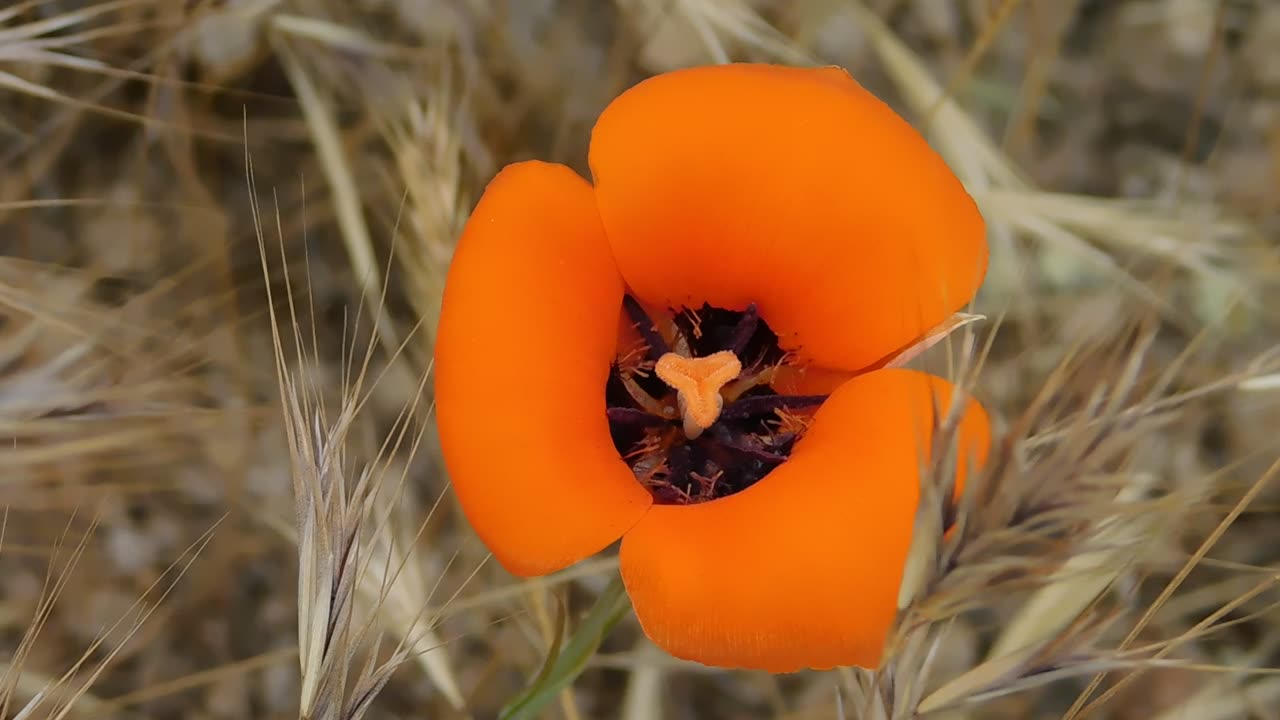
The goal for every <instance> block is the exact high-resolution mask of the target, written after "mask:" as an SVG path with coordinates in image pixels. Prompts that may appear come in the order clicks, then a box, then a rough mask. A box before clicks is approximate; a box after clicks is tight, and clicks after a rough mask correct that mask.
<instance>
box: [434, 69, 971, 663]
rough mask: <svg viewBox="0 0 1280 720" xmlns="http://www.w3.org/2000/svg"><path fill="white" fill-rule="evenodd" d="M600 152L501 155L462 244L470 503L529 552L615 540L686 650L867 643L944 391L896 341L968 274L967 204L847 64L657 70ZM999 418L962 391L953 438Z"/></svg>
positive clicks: (440, 349)
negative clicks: (901, 364) (905, 362)
mask: <svg viewBox="0 0 1280 720" xmlns="http://www.w3.org/2000/svg"><path fill="white" fill-rule="evenodd" d="M589 159H590V165H591V170H592V176H593V180H594V183H593V184H589V183H587V182H586V181H584V180H582V179H581V178H580V177H579V176H577V175H576V174H575V173H574V172H573V171H571V170H570V169H568V168H566V167H564V166H560V165H552V164H545V163H539V162H524V163H517V164H515V165H511V166H509V167H507V168H506V169H504V170H503V171H502V172H501V173H499V175H498V176H497V177H496V178H494V180H493V181H492V183H491V184H490V185H489V187H488V188H487V190H486V191H485V194H484V196H483V197H482V198H481V200H480V202H479V204H478V205H477V207H476V209H475V211H474V214H473V215H472V217H471V219H470V221H469V222H468V224H467V227H466V229H465V231H464V232H463V235H462V237H461V239H460V241H459V243H458V249H457V253H456V256H455V258H454V261H453V265H452V267H451V268H450V271H449V277H448V281H447V285H446V289H445V296H444V305H443V311H442V315H441V319H440V328H439V335H438V338H437V348H436V403H437V411H438V422H439V429H440V438H441V443H442V448H443V452H444V458H445V461H446V464H447V466H448V469H449V472H450V475H451V477H452V479H453V484H454V489H455V491H456V492H457V496H458V500H459V502H460V504H461V506H462V509H463V511H464V513H465V514H466V516H467V518H468V519H469V521H470V522H471V524H472V526H473V527H474V528H475V530H476V532H477V533H478V534H479V536H480V538H481V539H482V540H483V541H484V542H485V543H486V544H487V545H488V547H489V548H490V549H491V550H492V551H493V554H494V556H495V557H496V558H497V560H498V561H499V562H500V563H501V564H502V565H503V566H504V567H506V568H507V569H508V570H510V571H511V572H513V573H515V574H517V575H521V576H534V575H541V574H545V573H549V572H553V571H555V570H559V569H561V568H564V567H566V566H568V565H571V564H573V563H575V562H577V561H578V560H581V559H583V558H585V557H587V556H589V555H591V554H593V553H596V552H598V551H600V550H602V549H604V548H605V547H607V546H608V545H609V544H611V543H613V542H614V541H616V540H618V539H619V538H622V546H621V569H622V577H623V581H624V582H625V584H626V587H627V591H628V593H629V594H630V596H631V599H632V603H633V605H634V607H635V611H636V615H637V617H638V618H639V620H640V623H641V625H642V627H643V628H644V630H645V631H646V633H647V634H648V635H649V636H650V637H651V638H652V639H653V640H654V642H656V643H657V644H658V645H660V646H662V647H663V648H665V649H667V650H668V651H669V652H670V653H672V654H673V655H676V656H678V657H682V658H686V659H690V660H695V661H699V662H702V663H705V664H708V665H717V666H726V667H743V668H758V669H763V670H769V671H774V672H786V671H793V670H798V669H802V668H806V667H813V668H826V667H832V666H836V665H861V666H868V667H874V666H875V665H877V664H878V663H879V660H880V656H881V652H882V647H883V645H884V642H885V639H886V635H887V633H888V630H889V628H890V626H891V624H892V622H893V619H894V615H895V613H896V600H897V593H898V586H899V584H900V582H901V579H902V572H903V566H904V563H905V559H906V554H907V550H908V545H909V543H910V540H911V532H912V527H913V521H914V514H915V509H916V504H917V502H918V496H919V482H920V476H921V466H922V458H924V456H925V455H926V454H927V451H928V447H929V444H930V434H931V431H932V430H933V428H934V425H935V424H936V422H937V420H938V417H937V415H938V413H939V412H945V411H946V409H947V407H948V403H949V401H950V398H951V396H952V394H953V388H952V387H951V386H950V385H949V384H948V383H947V382H946V381H944V380H942V379H940V378H935V377H931V376H928V375H925V374H923V373H919V372H915V371H909V370H904V369H892V368H885V366H886V365H890V364H892V363H891V362H890V360H891V359H892V358H893V357H895V356H896V355H898V354H899V353H901V352H903V351H904V350H906V349H909V348H911V347H913V346H915V345H917V344H918V343H920V342H922V339H924V338H928V337H930V331H931V330H934V329H936V328H940V327H942V328H945V327H947V326H948V320H949V319H950V318H952V317H953V315H954V314H955V313H956V312H957V311H958V310H959V309H960V308H962V307H963V306H964V305H965V304H966V303H968V302H969V300H971V299H972V297H973V295H974V293H975V292H976V291H977V288H978V286H979V284H980V283H981V280H982V277H983V275H984V273H985V271H986V263H987V248H986V241H985V229H984V225H983V221H982V218H981V216H980V215H979V213H978V210H977V208H976V207H975V205H974V203H973V201H972V200H971V198H970V197H969V196H968V195H967V194H966V193H965V191H964V189H963V188H962V186H961V184H960V183H959V181H958V180H957V179H956V178H955V177H954V176H953V175H952V173H951V172H950V171H949V170H948V168H947V166H946V165H945V164H944V163H943V161H942V160H941V158H939V157H938V156H937V155H936V154H935V153H934V152H933V151H932V150H931V149H930V148H929V147H928V145H927V144H926V143H925V141H924V140H923V139H922V138H921V137H920V136H919V135H918V134H917V133H916V132H915V131H914V130H913V129H912V128H911V127H910V126H909V125H908V124H907V123H905V122H904V121H903V120H901V119H900V118H899V117H898V116H896V115H895V114H894V113H893V112H892V111H891V110H890V109H889V108H888V107H887V106H885V105H884V104H882V103H881V102H880V101H879V100H877V99H876V98H875V97H874V96H872V95H871V94H869V93H868V92H867V91H866V90H864V89H863V88H862V87H861V86H860V85H858V84H857V83H856V82H855V81H854V80H853V79H852V78H850V77H849V75H848V74H847V73H846V72H844V71H843V70H840V69H836V68H823V69H798V68H785V67H776V66H767V65H726V66H717V67H705V68H695V69H690V70H681V71H677V72H672V73H668V74H665V75H660V76H657V77H654V78H651V79H649V80H647V81H645V82H642V83H640V84H639V85H636V86H635V87H633V88H631V89H630V90H628V91H626V92H625V93H623V94H622V95H621V96H619V97H618V98H617V99H615V100H614V101H613V103H612V104H610V105H609V107H608V108H607V109H606V110H605V111H604V113H603V114H602V115H601V117H600V118H599V121H598V122H597V124H596V127H595V130H594V132H593V134H592V137H591V148H590V158H589ZM988 433H989V429H988V425H987V420H986V416H985V415H984V413H983V411H982V409H981V407H980V406H978V405H977V404H976V403H973V402H972V401H970V402H969V403H968V404H967V405H966V410H965V414H964V416H963V419H962V422H961V426H960V438H961V443H962V446H963V447H964V448H965V452H966V453H967V456H966V458H963V459H965V460H967V461H968V462H969V463H970V464H981V463H982V462H983V461H984V460H985V457H986V452H987V445H988V442H989V435H988ZM962 480H963V478H957V483H960V482H962Z"/></svg>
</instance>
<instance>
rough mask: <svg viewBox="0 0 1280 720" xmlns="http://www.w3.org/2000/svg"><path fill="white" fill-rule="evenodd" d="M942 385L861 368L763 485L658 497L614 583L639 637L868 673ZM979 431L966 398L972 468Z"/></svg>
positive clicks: (699, 652)
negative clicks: (669, 500)
mask: <svg viewBox="0 0 1280 720" xmlns="http://www.w3.org/2000/svg"><path fill="white" fill-rule="evenodd" d="M952 393H953V387H952V386H951V385H950V384H949V383H947V382H946V381H945V380H942V379H941V378H937V377H933V376H930V375H926V374H924V373H920V372H916V371H913V370H879V371H875V372H871V373H867V374H865V375H860V376H858V377H856V378H854V379H852V380H850V381H849V382H847V383H845V384H844V385H842V386H841V387H840V388H839V389H838V390H836V392H835V393H834V394H833V395H832V396H831V397H830V398H829V399H828V400H827V401H826V403H824V404H823V406H822V407H821V408H820V409H819V410H818V412H817V414H816V415H815V417H814V422H813V425H812V427H811V428H810V429H809V431H808V432H807V433H806V435H805V436H804V438H802V439H801V440H800V442H799V443H797V444H796V448H795V452H794V453H793V454H792V455H791V458H790V459H789V460H787V461H786V462H784V463H783V464H782V465H780V466H778V468H777V469H775V470H774V471H773V472H772V473H770V474H769V475H768V476H766V477H765V478H764V479H763V480H761V481H760V482H758V483H756V484H755V485H753V486H752V487H750V488H748V489H746V490H744V491H743V492H741V493H738V494H737V495H731V496H729V497H725V498H722V499H719V500H713V501H711V502H708V503H704V504H700V505H687V506H679V505H655V506H654V507H653V508H652V509H651V510H650V511H649V512H648V513H647V514H646V515H645V516H644V518H643V519H642V520H641V521H640V522H639V523H638V524H637V525H636V526H635V527H634V528H632V530H631V531H630V532H628V533H627V534H626V536H625V537H624V538H623V540H622V558H621V559H622V577H623V580H624V581H625V583H626V586H627V591H628V593H629V594H630V595H631V600H632V602H633V604H634V605H635V610H636V616H637V617H638V618H639V620H640V624H641V625H642V626H643V627H644V630H645V632H646V633H647V634H648V635H649V637H650V638H652V639H653V641H654V642H655V643H657V644H658V645H659V646H661V647H663V648H665V649H666V650H667V651H668V652H670V653H671V654H672V655H675V656H677V657H680V658H685V659H688V660H694V661H697V662H701V663H704V664H707V665H713V666H722V667H741V668H751V669H760V670H767V671H770V672H791V671H796V670H800V669H803V668H806V667H812V668H818V669H824V668H829V667H833V666H837V665H859V666H863V667H876V666H877V665H878V664H879V661H880V656H881V652H882V648H883V645H884V642H885V639H886V635H887V633H888V631H889V628H890V626H891V624H892V623H893V620H894V616H895V613H896V608H897V597H898V587H899V584H900V583H901V580H902V574H903V567H904V564H905V562H906V557H907V551H908V548H909V546H910V543H911V533H912V527H913V523H914V520H915V510H916V504H917V502H918V498H919V492H920V489H919V483H920V467H921V459H922V458H923V457H924V456H925V454H926V452H927V449H928V443H929V438H930V436H931V431H932V427H933V424H934V421H935V418H938V415H937V414H936V413H935V407H936V408H938V409H939V411H940V412H941V413H943V414H944V415H943V416H944V417H945V413H946V412H947V410H948V408H949V403H950V399H951V396H952ZM989 433H990V430H989V426H988V423H987V417H986V414H985V412H984V411H983V410H982V408H981V406H979V405H978V404H977V403H976V402H973V401H969V403H968V405H967V407H966V410H965V416H964V418H963V420H962V422H961V426H960V442H961V443H962V447H964V448H965V455H967V459H968V461H969V463H970V464H971V465H974V466H978V465H981V463H983V462H985V460H986V453H987V448H988V445H989V443H990V434H989ZM962 457H964V455H962ZM962 481H963V476H960V477H959V478H958V482H962Z"/></svg>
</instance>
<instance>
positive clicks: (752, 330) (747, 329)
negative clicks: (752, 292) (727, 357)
mask: <svg viewBox="0 0 1280 720" xmlns="http://www.w3.org/2000/svg"><path fill="white" fill-rule="evenodd" d="M759 326H760V315H759V313H757V312H756V304H755V303H751V304H750V305H748V306H747V309H746V311H745V312H743V313H742V317H741V318H739V319H738V324H737V325H736V326H735V327H734V328H733V341H732V342H731V343H730V344H729V349H730V350H732V351H733V354H734V355H737V356H738V357H742V353H743V352H745V351H746V349H747V344H748V343H750V342H751V337H752V336H753V335H755V334H756V328H757V327H759Z"/></svg>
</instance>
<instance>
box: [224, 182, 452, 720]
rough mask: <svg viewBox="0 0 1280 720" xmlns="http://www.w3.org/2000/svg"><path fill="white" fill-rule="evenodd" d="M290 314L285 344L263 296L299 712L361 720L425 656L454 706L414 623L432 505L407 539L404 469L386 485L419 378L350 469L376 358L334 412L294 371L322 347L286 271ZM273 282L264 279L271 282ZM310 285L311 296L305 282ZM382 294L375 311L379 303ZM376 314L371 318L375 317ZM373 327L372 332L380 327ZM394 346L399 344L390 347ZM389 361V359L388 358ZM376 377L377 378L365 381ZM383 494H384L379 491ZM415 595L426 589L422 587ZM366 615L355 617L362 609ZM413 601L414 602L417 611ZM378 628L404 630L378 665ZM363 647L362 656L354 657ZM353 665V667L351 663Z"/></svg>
mask: <svg viewBox="0 0 1280 720" xmlns="http://www.w3.org/2000/svg"><path fill="white" fill-rule="evenodd" d="M248 167H249V173H250V183H249V184H250V192H251V193H252V194H254V196H255V197H256V186H255V185H254V184H253V175H252V173H253V171H252V163H251V162H249V163H248ZM260 218H261V215H260V214H259V211H258V210H257V207H256V204H255V223H256V229H257V232H258V236H259V239H260V240H259V250H260V254H261V261H262V268H263V272H264V273H266V274H267V277H268V280H269V278H270V271H269V262H268V255H267V246H266V240H265V234H264V230H263V228H262V225H261V223H260ZM284 280H285V288H286V297H287V317H288V318H289V324H290V327H291V328H292V335H293V342H292V344H291V348H292V352H290V351H288V350H286V344H285V343H286V341H285V339H284V336H283V333H282V331H281V328H280V325H279V323H278V322H277V321H276V315H275V312H274V310H276V309H280V310H285V309H286V308H277V306H276V304H275V300H274V298H272V299H270V300H269V303H270V305H271V307H272V308H273V313H272V336H273V345H274V348H275V361H276V369H277V373H278V378H279V386H280V395H281V401H282V403H283V407H284V412H285V417H286V426H285V432H286V437H287V440H288V443H289V449H290V458H291V469H292V478H293V486H294V495H295V502H296V511H295V532H296V535H295V539H296V542H297V547H298V557H299V570H298V657H299V663H300V668H301V673H302V686H301V689H300V693H301V700H300V713H301V717H303V718H306V719H307V720H358V719H359V718H361V717H363V716H364V715H365V714H366V713H367V712H368V711H369V708H370V707H371V705H372V702H373V700H374V698H375V697H376V696H377V694H378V693H379V692H380V691H381V689H382V688H383V687H384V686H385V685H386V683H387V682H388V681H389V680H390V678H391V676H392V674H393V673H394V672H395V671H396V670H397V669H398V668H399V667H400V666H401V665H403V664H404V663H406V662H409V661H411V660H413V659H415V658H416V659H418V660H419V661H421V662H422V663H423V665H424V667H425V669H426V670H427V672H428V673H429V675H430V676H431V677H432V678H433V680H434V681H435V683H436V685H437V687H438V689H439V690H440V691H441V692H442V693H444V694H445V695H446V696H447V697H448V698H449V700H450V702H451V703H453V704H454V706H455V707H457V708H461V706H462V696H461V692H460V690H459V689H458V686H457V683H456V680H454V678H453V675H452V671H451V669H450V667H449V664H448V660H447V656H446V655H445V654H444V651H443V650H442V649H440V648H439V647H437V646H438V645H439V644H440V643H439V639H438V638H437V637H436V635H435V634H434V631H433V629H432V628H431V627H427V628H425V629H422V628H419V625H420V623H421V619H422V614H423V613H424V612H425V608H426V603H427V602H428V601H429V600H430V596H431V593H430V592H429V591H428V590H427V589H426V585H427V583H426V581H425V578H424V577H423V576H422V575H421V573H420V572H419V571H418V568H419V565H418V558H417V556H416V555H415V554H414V553H413V552H412V550H411V548H413V547H414V546H415V545H416V540H417V538H418V536H419V535H420V534H421V532H422V528H423V527H425V524H426V522H428V521H429V520H430V518H431V513H427V516H426V518H425V519H424V520H423V521H422V524H421V525H420V526H419V529H418V532H417V533H416V534H411V535H406V534H405V533H404V532H403V530H404V526H403V525H402V524H400V522H399V517H398V515H397V514H396V513H395V510H396V509H397V507H398V503H399V501H400V500H401V499H403V493H404V492H405V487H406V486H405V483H406V480H407V476H406V474H405V469H404V468H405V466H401V471H400V472H399V479H398V482H397V483H396V486H395V487H394V488H392V489H389V490H388V488H387V487H385V485H386V484H387V480H388V478H389V475H390V472H391V468H392V466H393V463H392V461H391V458H392V457H393V456H394V455H395V454H396V453H397V452H398V451H399V450H400V449H401V446H402V444H405V445H407V448H405V449H407V452H408V458H409V459H410V460H411V459H412V457H413V455H414V454H415V453H416V452H417V450H418V448H419V444H420V442H421V440H422V434H421V433H422V428H421V426H419V427H418V429H417V430H416V432H415V431H414V426H413V424H412V423H411V422H410V418H412V416H413V415H414V414H415V411H416V409H417V403H418V400H419V399H420V398H421V396H422V390H423V386H424V385H425V382H426V378H425V376H424V377H423V378H422V380H421V382H420V384H419V387H418V389H417V393H416V394H415V395H414V396H413V397H411V398H410V399H409V401H408V403H407V404H406V405H405V407H404V410H403V412H402V414H401V416H400V418H399V420H398V422H397V427H398V428H399V430H398V431H397V432H393V433H391V434H390V435H388V436H387V438H386V441H385V442H383V443H382V444H381V447H380V448H379V449H378V451H377V457H376V458H375V459H374V460H373V461H372V462H371V463H370V464H368V465H366V466H364V467H363V468H361V469H356V470H354V471H353V469H352V465H351V464H350V462H349V460H348V455H347V445H348V442H349V438H348V435H349V433H351V432H352V431H353V428H354V427H355V424H356V421H357V416H358V415H359V413H360V410H361V408H362V407H363V405H364V403H365V402H366V401H367V399H368V398H367V396H366V385H367V374H368V373H369V372H370V365H371V362H372V360H373V357H374V350H375V344H373V343H370V344H369V345H368V346H367V347H366V351H365V353H364V354H363V355H362V356H356V355H354V347H353V355H352V358H353V359H354V360H355V362H354V363H353V366H352V367H351V368H350V369H349V370H348V371H346V372H344V378H345V379H344V383H343V389H342V397H341V404H340V407H339V408H338V411H337V413H336V416H334V417H333V418H332V419H330V417H329V415H328V411H327V409H326V406H325V402H324V399H323V397H322V396H321V395H320V394H319V392H318V389H317V385H316V384H315V382H314V380H312V379H310V378H308V377H307V375H306V374H305V371H298V370H291V369H290V368H291V366H292V365H293V363H294V361H293V360H291V359H290V356H291V355H293V356H294V357H296V358H297V362H299V363H301V364H303V365H306V364H307V362H308V357H311V356H314V355H315V354H316V353H317V352H318V349H317V345H316V344H315V342H316V340H315V334H314V328H313V330H312V332H311V333H310V337H311V346H310V347H309V348H308V347H307V344H306V340H305V338H306V337H307V334H306V333H304V331H303V330H302V329H301V323H300V320H299V314H298V310H297V308H296V306H295V304H294V292H293V281H292V279H291V278H290V277H289V276H288V274H287V271H286V276H285V278H284ZM268 287H270V283H268ZM308 292H310V290H309V288H308ZM382 302H383V299H382V298H379V303H380V304H379V307H382V305H381V303H382ZM375 322H376V321H375ZM374 332H376V327H375V330H374ZM396 352H397V354H398V352H399V349H397V351H396ZM393 357H394V356H393ZM372 380H373V383H372V384H374V385H376V382H377V377H374V378H372ZM384 491H387V492H384ZM419 593H421V594H419ZM362 604H364V605H365V606H366V608H365V614H367V615H368V616H369V617H368V618H367V619H366V620H364V621H363V622H361V619H360V615H361V605H362ZM415 608H416V610H415ZM382 625H386V626H388V627H387V629H389V630H392V631H393V633H394V634H395V635H396V636H397V637H399V638H400V642H399V643H398V645H397V647H395V648H394V650H393V651H392V653H391V655H390V657H389V658H388V659H386V660H383V661H380V662H378V661H376V657H377V654H378V651H379V649H380V646H381V641H380V640H379V639H378V637H379V635H380V634H381V631H382V627H381V626H382ZM362 654H363V655H365V656H366V660H365V661H364V662H360V661H359V657H360V655H362ZM357 664H359V668H358V669H354V670H353V668H355V667H356V665H357Z"/></svg>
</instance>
